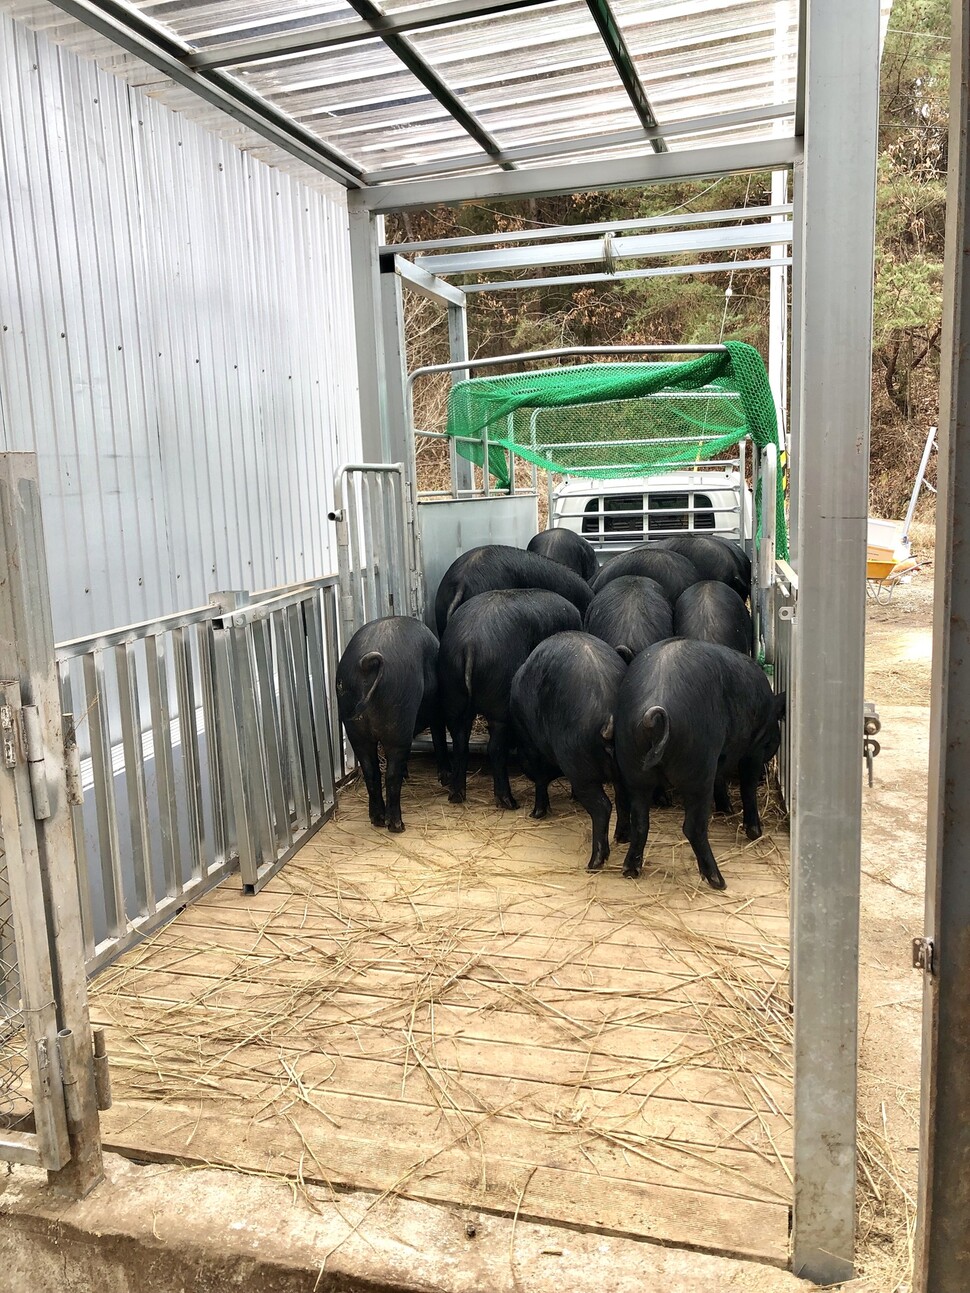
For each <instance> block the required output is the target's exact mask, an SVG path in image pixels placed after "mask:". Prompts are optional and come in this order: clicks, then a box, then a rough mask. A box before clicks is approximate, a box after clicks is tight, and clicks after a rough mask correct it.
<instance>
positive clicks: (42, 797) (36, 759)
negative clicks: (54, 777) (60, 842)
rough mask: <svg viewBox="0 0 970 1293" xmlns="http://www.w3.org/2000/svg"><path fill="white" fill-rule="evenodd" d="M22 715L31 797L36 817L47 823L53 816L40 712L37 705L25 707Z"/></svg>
mask: <svg viewBox="0 0 970 1293" xmlns="http://www.w3.org/2000/svg"><path fill="white" fill-rule="evenodd" d="M20 713H21V716H22V721H23V728H24V745H25V746H26V748H27V771H28V773H29V774H30V797H31V799H32V800H33V802H34V817H35V819H36V820H37V821H39V822H46V821H47V819H48V818H49V817H50V815H51V799H50V794H49V792H48V789H47V771H46V767H45V763H44V732H43V725H42V723H41V719H40V710H39V709H38V708H37V706H36V705H24V706H23V708H22V709H21V711H20Z"/></svg>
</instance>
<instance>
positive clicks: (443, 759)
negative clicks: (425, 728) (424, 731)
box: [430, 714, 451, 786]
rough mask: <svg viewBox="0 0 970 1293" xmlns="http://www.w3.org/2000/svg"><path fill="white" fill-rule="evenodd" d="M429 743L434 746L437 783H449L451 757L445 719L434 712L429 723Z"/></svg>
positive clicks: (446, 784) (445, 784) (447, 784)
mask: <svg viewBox="0 0 970 1293" xmlns="http://www.w3.org/2000/svg"><path fill="white" fill-rule="evenodd" d="M430 727H431V744H432V745H433V746H434V758H435V763H436V764H437V765H438V783H439V784H440V785H442V786H450V785H451V759H450V758H449V757H448V738H447V737H446V735H445V720H444V719H443V718H442V717H441V715H440V714H435V715H434V716H433V717H432V719H431V723H430Z"/></svg>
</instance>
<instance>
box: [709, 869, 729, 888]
mask: <svg viewBox="0 0 970 1293" xmlns="http://www.w3.org/2000/svg"><path fill="white" fill-rule="evenodd" d="M704 879H705V880H706V881H707V883H708V884H709V885H710V886H711V888H712V889H726V888H727V882H726V881H725V879H724V876H722V875H721V873H720V871H715V872H714V874H713V875H706V876H705V877H704Z"/></svg>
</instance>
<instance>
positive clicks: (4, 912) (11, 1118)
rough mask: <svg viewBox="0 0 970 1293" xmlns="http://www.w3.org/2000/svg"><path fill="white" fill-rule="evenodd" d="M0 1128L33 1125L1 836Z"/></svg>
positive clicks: (22, 1127)
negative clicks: (0, 999)
mask: <svg viewBox="0 0 970 1293" xmlns="http://www.w3.org/2000/svg"><path fill="white" fill-rule="evenodd" d="M0 992H2V994H3V995H2V1001H0V1126H2V1127H4V1128H7V1129H9V1130H17V1129H24V1128H29V1127H30V1126H31V1125H32V1106H31V1099H30V1069H29V1065H28V1063H27V1041H26V1036H25V1033H24V1014H23V1004H22V999H21V992H20V969H19V966H18V964H17V940H16V936H15V934H14V922H13V905H12V902H11V897H10V884H9V881H8V878H7V854H6V849H5V848H4V843H3V838H2V837H0Z"/></svg>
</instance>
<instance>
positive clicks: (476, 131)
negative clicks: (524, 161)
mask: <svg viewBox="0 0 970 1293" xmlns="http://www.w3.org/2000/svg"><path fill="white" fill-rule="evenodd" d="M348 3H349V4H350V5H351V6H352V8H353V9H355V10H356V12H357V13H358V14H359V15H360V17H361V18H363V19H364V21H365V22H367V23H369V24H370V25H371V26H372V27H374V29H375V31H376V30H377V27H378V26H379V25H380V23H381V22H383V21H384V15H383V14H382V13H381V11H380V9H378V7H377V5H376V4H374V2H373V0H348ZM377 35H378V36H379V37H380V38H381V40H383V42H384V44H385V45H386V46H387V48H388V49H389V50H390V51H391V53H392V54H393V55H394V56H395V57H396V58H397V59H399V60H400V61H401V62H402V63H403V64H404V66H405V67H406V68H407V70H408V71H409V72H410V73H411V75H412V76H413V77H415V78H416V79H417V80H418V81H420V82H421V84H422V85H423V86H424V88H425V89H426V90H427V91H428V93H429V94H430V95H432V96H433V98H435V99H437V101H438V102H439V103H440V104H441V106H442V107H443V108H444V110H445V111H446V112H447V113H448V115H449V116H450V117H452V118H453V119H454V120H455V121H456V122H457V123H458V125H459V126H461V128H462V130H464V131H465V133H466V134H467V135H470V136H471V138H472V139H474V141H475V143H476V144H478V146H479V148H481V149H482V150H483V151H484V152H485V153H487V154H488V156H489V157H491V158H493V159H495V160H496V161H497V162H498V164H499V166H501V167H502V169H503V170H513V169H514V166H515V164H514V162H509V161H502V160H501V153H502V149H501V146H500V144H499V143H498V140H496V139H495V138H494V137H493V136H492V135H491V134H489V132H488V131H487V130H486V129H485V127H484V126H483V125H482V123H481V122H480V121H479V120H478V118H477V117H476V116H475V114H474V113H473V112H471V111H469V109H468V108H466V107H465V105H464V104H463V103H462V101H461V100H460V99H459V98H458V96H457V95H456V94H455V93H454V91H453V90H451V89H449V87H448V86H447V85H446V84H445V82H444V81H442V79H441V77H440V76H439V75H438V73H437V72H436V71H435V70H434V68H433V67H432V66H431V64H430V63H428V62H426V60H425V59H424V58H423V57H422V55H421V54H419V53H418V51H417V50H416V49H415V48H414V46H413V45H412V44H411V42H410V41H409V40H408V38H407V37H406V36H401V35H399V34H397V33H396V32H385V31H377Z"/></svg>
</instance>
